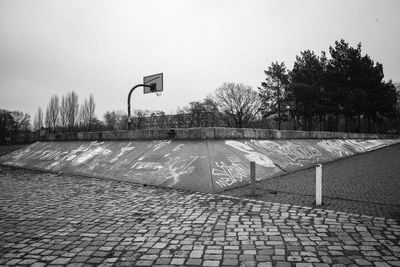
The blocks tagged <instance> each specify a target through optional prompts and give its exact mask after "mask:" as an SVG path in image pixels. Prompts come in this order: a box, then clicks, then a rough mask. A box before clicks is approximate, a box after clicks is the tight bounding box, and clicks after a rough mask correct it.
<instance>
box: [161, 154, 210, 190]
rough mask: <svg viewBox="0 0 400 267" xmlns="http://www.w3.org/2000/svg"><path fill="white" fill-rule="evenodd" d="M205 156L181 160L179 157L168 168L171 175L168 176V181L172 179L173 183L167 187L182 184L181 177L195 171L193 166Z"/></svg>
mask: <svg viewBox="0 0 400 267" xmlns="http://www.w3.org/2000/svg"><path fill="white" fill-rule="evenodd" d="M204 158H206V157H205V156H190V157H189V158H187V159H181V158H180V157H177V158H176V159H175V160H174V161H173V162H172V164H170V165H169V167H168V172H169V175H168V176H167V180H169V179H172V182H170V183H168V185H167V186H174V185H176V184H177V183H179V182H180V180H179V177H180V176H181V175H183V174H189V173H192V172H193V171H194V166H192V164H193V163H194V162H195V161H196V160H197V159H204Z"/></svg>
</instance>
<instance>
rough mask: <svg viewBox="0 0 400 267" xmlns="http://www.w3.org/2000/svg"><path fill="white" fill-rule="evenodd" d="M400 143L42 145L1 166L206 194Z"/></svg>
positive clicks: (0, 160) (3, 159) (3, 160)
mask: <svg viewBox="0 0 400 267" xmlns="http://www.w3.org/2000/svg"><path fill="white" fill-rule="evenodd" d="M396 143H400V140H399V139H290V140H282V139H268V140H259V139H229V140H219V139H206V140H156V141H154V140H153V141H149V140H147V141H101V142H98V141H71V142H57V141H54V142H37V143H35V144H32V145H30V146H28V147H26V148H24V149H22V150H18V151H15V152H13V153H11V154H8V155H5V156H3V157H0V164H4V165H9V166H19V167H25V168H32V169H40V170H46V171H52V172H61V173H71V174H80V175H87V176H93V177H101V178H107V179H116V180H121V181H130V182H136V183H141V184H151V185H157V186H165V187H174V188H179V189H187V190H194V191H202V192H220V191H223V190H227V189H230V188H234V187H238V186H240V185H244V184H246V183H248V182H249V175H250V172H249V163H250V161H254V162H255V163H256V179H257V180H262V179H268V178H270V177H273V176H276V175H280V174H284V173H288V172H292V171H295V170H299V169H303V168H307V167H310V166H313V165H315V164H318V163H323V162H329V161H332V160H336V159H338V158H343V157H347V156H351V155H355V154H358V153H364V152H367V151H372V150H375V149H378V148H381V147H385V146H388V145H392V144H396Z"/></svg>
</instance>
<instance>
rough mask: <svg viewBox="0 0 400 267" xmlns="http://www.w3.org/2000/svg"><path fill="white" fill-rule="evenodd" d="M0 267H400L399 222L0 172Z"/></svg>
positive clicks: (6, 170)
mask: <svg viewBox="0 0 400 267" xmlns="http://www.w3.org/2000/svg"><path fill="white" fill-rule="evenodd" d="M0 265H32V266H44V265H49V266H57V265H70V266H81V265H86V266H93V265H102V266H108V265H115V266H199V265H200V266H299V267H300V266H330V265H331V266H359V265H366V266H367V265H371V266H390V265H392V266H400V225H399V224H398V223H397V222H396V221H395V220H393V219H385V218H379V217H371V216H360V215H355V214H347V213H344V212H335V211H330V210H322V209H312V208H306V207H301V206H291V205H285V204H276V203H271V202H262V201H252V200H245V199H238V198H233V197H225V196H220V195H211V194H203V193H194V192H187V191H180V190H175V189H166V188H157V187H150V186H147V187H146V186H142V185H137V184H131V183H124V182H118V181H107V180H98V179H91V178H84V177H75V176H68V175H56V174H49V173H40V172H33V171H27V170H20V169H11V168H6V167H0Z"/></svg>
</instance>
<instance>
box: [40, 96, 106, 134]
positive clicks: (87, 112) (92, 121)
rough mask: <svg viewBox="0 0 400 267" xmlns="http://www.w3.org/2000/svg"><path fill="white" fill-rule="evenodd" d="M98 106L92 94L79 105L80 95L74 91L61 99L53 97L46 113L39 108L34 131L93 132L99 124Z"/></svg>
mask: <svg viewBox="0 0 400 267" xmlns="http://www.w3.org/2000/svg"><path fill="white" fill-rule="evenodd" d="M95 108H96V104H95V102H94V97H93V95H92V94H90V96H89V98H88V99H84V101H83V102H82V103H81V104H79V102H78V95H77V94H76V93H75V92H74V91H72V92H69V93H67V94H66V95H63V96H62V97H61V100H60V98H59V97H58V95H53V96H52V97H51V98H50V101H49V103H48V104H47V107H46V111H45V112H43V111H42V108H41V107H39V108H38V110H37V112H36V114H35V116H34V119H33V130H34V131H40V130H43V129H46V131H47V132H53V133H55V132H65V131H77V130H81V131H82V130H83V131H91V130H94V129H95V128H96V126H97V125H98V124H99V122H98V120H97V118H96V116H95Z"/></svg>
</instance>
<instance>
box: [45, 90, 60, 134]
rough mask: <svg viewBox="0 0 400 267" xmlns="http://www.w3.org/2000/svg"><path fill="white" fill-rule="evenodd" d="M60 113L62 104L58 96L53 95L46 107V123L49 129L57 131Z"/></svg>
mask: <svg viewBox="0 0 400 267" xmlns="http://www.w3.org/2000/svg"><path fill="white" fill-rule="evenodd" d="M59 114H60V105H59V103H58V96H57V95H53V96H52V97H51V99H50V102H49V104H48V105H47V108H46V125H47V126H48V127H49V129H53V132H54V133H55V132H56V128H57V124H58V116H59Z"/></svg>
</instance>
